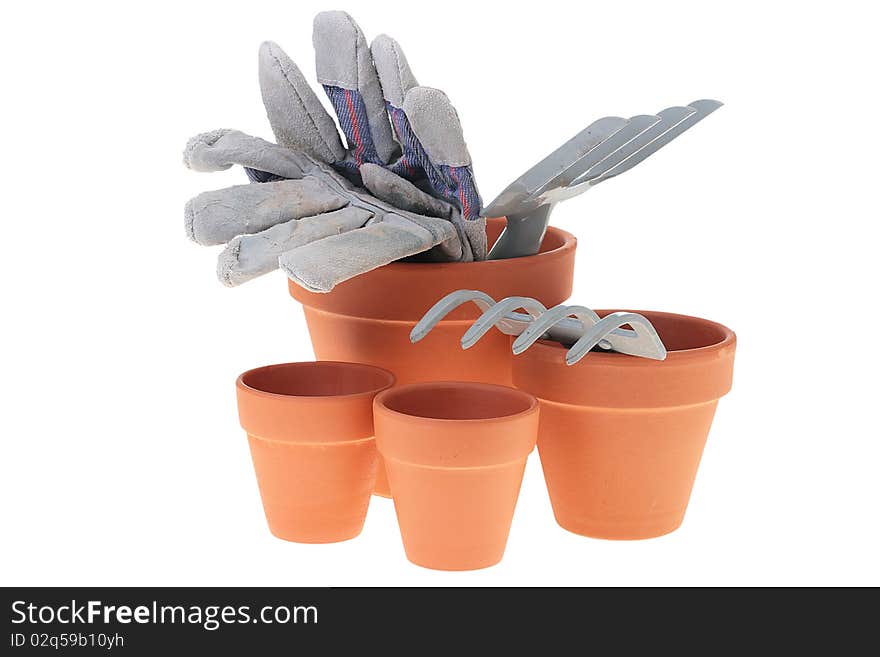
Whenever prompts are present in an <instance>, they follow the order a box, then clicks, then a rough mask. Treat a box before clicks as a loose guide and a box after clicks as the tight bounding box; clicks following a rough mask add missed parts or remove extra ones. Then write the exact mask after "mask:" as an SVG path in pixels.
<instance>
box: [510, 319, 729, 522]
mask: <svg viewBox="0 0 880 657" xmlns="http://www.w3.org/2000/svg"><path fill="white" fill-rule="evenodd" d="M610 312H614V311H610V310H606V311H599V314H600V315H602V316H604V315H606V314H608V313H610ZM636 312H640V313H642V314H643V315H645V316H646V317H647V318H648V319H649V320H651V322H652V323H653V324H654V327H655V328H656V329H657V332H658V333H659V335H660V337H661V339H662V340H663V342H664V344H665V345H666V348H667V350H668V352H669V353H668V356H667V358H666V360H665V361H655V360H648V359H644V358H634V357H632V356H625V355H622V354H613V353H591V354H588V355H587V356H586V357H585V358H584V359H583V360H582V361H580V362H579V363H577V364H575V365H573V366H571V367H567V366H566V365H565V360H564V356H565V352H566V348H565V347H563V346H561V345H559V344H557V343H551V342H538V343H536V344H535V345H533V346H532V347H531V348H529V349H528V350H526V351H525V352H523V353H522V354H521V355H519V356H517V357H515V358H514V361H513V379H514V383H515V385H516V386H517V387H518V388H521V389H522V390H526V391H528V392H530V393H532V394H533V395H535V396H536V397H538V398H539V399H540V401H541V426H540V429H539V432H538V451H539V453H540V455H541V464H542V466H543V468H544V477H545V479H546V481H547V490H548V491H549V493H550V502H551V504H552V505H553V513H554V515H555V516H556V520H557V522H558V523H559V524H560V525H561V526H562V527H564V528H565V529H568V530H569V531H572V532H575V533H577V534H583V535H584V536H592V537H595V538H609V539H639V538H651V537H654V536H660V535H662V534H666V533H668V532H671V531H673V530H675V529H676V528H678V527H679V525H681V522H682V520H683V518H684V513H685V510H686V509H687V505H688V500H689V498H690V494H691V488H692V486H693V483H694V478H695V477H696V474H697V467H698V466H699V463H700V458H701V456H702V453H703V446H704V445H705V443H706V437H707V435H708V433H709V427H710V426H711V424H712V418H713V416H714V414H715V407H716V405H717V403H718V399H720V398H721V397H722V396H723V395H725V394H726V393H727V392H728V391H729V390H730V386H731V382H732V378H733V357H734V351H735V349H736V336H735V335H734V334H733V332H732V331H731V330H730V329H728V328H726V327H724V326H722V325H721V324H716V323H714V322H710V321H708V320H705V319H699V318H697V317H688V316H686V315H673V314H671V313H660V312H645V311H636Z"/></svg>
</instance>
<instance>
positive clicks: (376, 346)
mask: <svg viewBox="0 0 880 657" xmlns="http://www.w3.org/2000/svg"><path fill="white" fill-rule="evenodd" d="M503 227H504V219H490V220H489V221H488V237H489V244H490V245H491V244H492V243H494V241H495V240H496V239H497V238H498V235H499V234H500V233H501V230H502V229H503ZM576 244H577V241H576V240H575V238H574V236H573V235H571V234H570V233H567V232H565V231H562V230H559V229H558V228H553V227H550V228H548V230H547V234H546V236H545V237H544V242H543V244H542V246H541V251H540V252H539V253H538V254H536V255H533V256H529V257H526V258H511V259H509V260H485V261H481V262H467V263H403V262H396V263H392V264H390V265H386V266H384V267H380V268H378V269H374V270H373V271H371V272H368V273H366V274H363V275H361V276H358V277H357V278H353V279H351V280H349V281H345V282H344V283H341V284H339V285H337V286H336V287H335V288H334V289H333V291H332V292H329V293H327V294H318V293H314V292H309V291H308V290H305V289H304V288H302V287H300V286H299V285H297V284H296V283H294V282H292V281H290V282H289V290H290V295H291V296H292V297H293V298H294V299H296V300H297V301H299V302H300V303H302V304H303V309H304V311H305V316H306V322H307V324H308V327H309V335H310V336H311V339H312V347H313V348H314V351H315V356H316V357H317V358H318V359H319V360H335V361H347V362H354V363H365V364H368V365H376V366H378V367H382V368H385V369H387V370H390V371H391V372H393V373H394V375H395V376H396V377H397V382H398V383H401V384H402V383H414V382H419V381H442V380H455V381H476V382H483V383H495V384H499V385H510V384H511V361H512V355H511V352H510V340H509V338H508V336H506V335H504V334H502V333H500V332H498V331H493V332H490V333H489V334H488V335H486V336H485V337H483V338H482V339H481V340H480V341H479V343H477V344H476V345H475V346H474V347H472V348H471V349H468V350H467V351H464V350H462V348H461V345H460V343H459V341H460V339H461V336H462V334H463V333H464V332H465V331H466V330H467V328H468V327H469V326H470V325H471V324H472V323H473V321H474V320H475V319H476V318H477V317H478V316H479V314H480V313H479V310H478V308H477V307H476V306H475V305H473V304H467V305H465V306H462V307H460V308H458V309H457V310H456V311H455V312H453V313H450V314H449V315H448V316H447V317H446V318H445V319H444V320H443V321H442V322H440V324H439V325H438V326H437V327H436V328H434V329H433V330H432V331H431V333H430V334H429V335H428V336H427V337H426V338H425V339H424V340H422V341H421V342H418V343H417V344H412V343H410V341H409V333H410V331H411V330H412V328H413V326H415V324H416V322H417V321H418V320H419V319H420V318H421V317H422V315H423V314H424V313H425V311H426V310H428V308H430V307H431V306H432V305H434V303H436V302H437V301H438V300H439V299H440V298H441V297H443V296H444V295H446V294H449V293H450V292H453V291H455V290H459V289H476V290H482V291H483V292H486V293H487V294H489V295H491V296H492V297H494V298H495V299H501V298H504V297H507V296H513V295H517V296H528V297H534V298H536V299H538V300H539V301H541V302H542V303H543V304H544V305H546V306H548V307H550V306H555V305H558V304H560V303H562V302H563V301H565V300H566V299H568V298H569V296H571V287H572V279H573V276H574V255H575V246H576ZM376 493H377V494H379V495H385V496H388V495H389V489H388V482H387V479H386V477H385V472H384V468H383V467H382V465H381V463H380V467H379V472H378V474H377V477H376Z"/></svg>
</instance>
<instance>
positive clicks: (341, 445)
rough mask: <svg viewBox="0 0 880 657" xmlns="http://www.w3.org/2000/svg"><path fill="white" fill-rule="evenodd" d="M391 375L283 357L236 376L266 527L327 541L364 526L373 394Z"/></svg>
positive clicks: (290, 537) (374, 460)
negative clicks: (289, 360)
mask: <svg viewBox="0 0 880 657" xmlns="http://www.w3.org/2000/svg"><path fill="white" fill-rule="evenodd" d="M392 385H394V376H393V375H392V374H391V373H390V372H388V371H386V370H382V369H379V368H377V367H371V366H369V365H360V364H355V363H335V362H316V363H285V364H281V365H268V366H266V367H260V368H257V369H254V370H250V371H248V372H245V373H244V374H242V375H241V376H240V377H238V381H237V382H236V391H237V396H238V414H239V419H240V420H241V426H242V428H244V430H245V431H246V432H247V435H248V444H249V445H250V451H251V457H252V458H253V462H254V471H255V472H256V475H257V484H258V485H259V488H260V497H261V499H262V501H263V510H264V512H265V514H266V520H267V522H268V524H269V530H270V531H271V532H272V534H274V535H275V536H277V537H278V538H282V539H284V540H287V541H295V542H297V543H331V542H335V541H344V540H347V539H350V538H354V537H355V536H357V535H358V534H359V533H360V532H361V529H362V528H363V525H364V519H365V518H366V515H367V508H368V506H369V504H370V497H371V494H372V491H373V486H374V484H375V478H376V468H377V466H378V452H377V451H376V444H375V442H376V441H375V439H374V438H373V398H374V397H375V396H376V394H377V393H379V392H381V391H382V390H385V389H387V388H390V387H391V386H392Z"/></svg>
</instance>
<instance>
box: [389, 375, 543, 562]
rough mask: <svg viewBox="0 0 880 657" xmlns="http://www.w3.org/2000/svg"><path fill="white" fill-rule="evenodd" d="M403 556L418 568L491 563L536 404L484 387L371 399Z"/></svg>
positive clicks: (408, 391)
mask: <svg viewBox="0 0 880 657" xmlns="http://www.w3.org/2000/svg"><path fill="white" fill-rule="evenodd" d="M373 413H374V417H375V423H376V444H377V446H378V448H379V452H380V453H381V454H382V456H383V457H384V459H385V464H386V467H387V469H388V477H389V479H390V481H391V490H392V491H393V493H394V508H395V510H396V511H397V520H398V523H399V524H400V533H401V537H402V538H403V545H404V548H405V550H406V556H407V558H408V559H409V560H410V561H412V562H413V563H415V564H418V565H420V566H424V567H426V568H436V569H440V570H472V569H475V568H485V567H487V566H491V565H493V564H496V563H498V562H499V561H500V560H501V557H502V555H503V554H504V548H505V545H506V544H507V536H508V534H509V533H510V523H511V520H512V519H513V510H514V507H515V506H516V500H517V497H518V495H519V488H520V484H521V483H522V476H523V470H524V468H525V465H526V459H527V458H528V455H529V453H530V452H531V451H532V449H534V447H535V438H536V432H537V429H538V402H537V400H536V399H535V398H534V397H532V396H531V395H529V394H527V393H524V392H522V391H520V390H514V389H513V388H507V387H504V386H495V385H487V384H482V383H469V382H468V383H461V382H441V383H416V384H411V385H407V386H400V387H398V388H392V389H391V390H386V391H385V392H383V393H381V394H379V395H377V396H376V399H375V401H374V411H373Z"/></svg>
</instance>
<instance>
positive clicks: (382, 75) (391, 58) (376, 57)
mask: <svg viewBox="0 0 880 657" xmlns="http://www.w3.org/2000/svg"><path fill="white" fill-rule="evenodd" d="M370 54H371V55H372V57H373V64H374V65H375V66H376V73H378V74H379V82H380V83H381V85H382V95H383V97H384V98H385V103H386V104H390V105H392V106H393V107H398V108H402V107H403V100H404V98H406V92H408V91H409V90H410V89H412V88H413V87H417V86H418V85H419V83H418V82H416V77H415V76H414V75H413V72H412V70H411V69H410V67H409V62H408V61H407V60H406V55H404V54H403V49H402V48H401V47H400V44H399V43H397V41H395V40H394V39H392V38H391V37H390V36H388V35H387V34H380V35H379V36H377V37H376V38H375V39H373V43H372V44H370Z"/></svg>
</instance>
